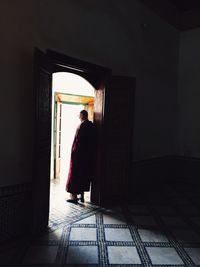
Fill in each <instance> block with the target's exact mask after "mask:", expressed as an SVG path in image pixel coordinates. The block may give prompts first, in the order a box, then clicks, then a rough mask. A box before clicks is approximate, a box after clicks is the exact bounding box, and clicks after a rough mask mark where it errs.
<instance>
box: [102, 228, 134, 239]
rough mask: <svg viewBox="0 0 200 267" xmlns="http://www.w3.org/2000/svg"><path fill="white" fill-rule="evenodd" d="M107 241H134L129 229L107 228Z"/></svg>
mask: <svg viewBox="0 0 200 267" xmlns="http://www.w3.org/2000/svg"><path fill="white" fill-rule="evenodd" d="M105 237H106V240H107V241H133V239H132V237H131V233H130V231H129V229H113V228H105Z"/></svg>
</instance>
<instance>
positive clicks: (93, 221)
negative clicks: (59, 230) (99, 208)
mask: <svg viewBox="0 0 200 267" xmlns="http://www.w3.org/2000/svg"><path fill="white" fill-rule="evenodd" d="M74 224H96V217H95V215H92V216H89V217H87V218H85V219H82V220H80V221H77V222H75V223H74Z"/></svg>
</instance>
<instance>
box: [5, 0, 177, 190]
mask: <svg viewBox="0 0 200 267" xmlns="http://www.w3.org/2000/svg"><path fill="white" fill-rule="evenodd" d="M0 15H1V16H0V17H1V21H0V31H1V36H2V37H3V38H1V43H0V46H1V50H0V58H1V61H0V71H1V90H0V97H1V99H2V100H3V101H2V102H1V111H2V112H1V113H0V118H1V127H2V128H1V129H2V130H1V132H0V137H1V138H0V140H1V141H2V143H1V151H0V158H1V161H0V162H1V177H2V179H1V180H0V186H4V185H12V184H17V183H23V182H28V181H31V180H32V178H33V179H34V177H32V151H33V105H32V103H33V49H34V47H35V46H37V47H39V48H41V49H43V50H45V49H47V48H48V49H53V50H56V51H58V52H61V53H65V54H67V55H69V56H72V57H75V58H80V59H82V60H86V61H90V62H93V63H95V64H100V65H102V66H105V67H109V68H111V69H112V70H113V74H116V75H129V76H136V93H135V103H133V105H135V118H134V122H130V124H132V125H133V126H134V136H133V138H134V147H133V160H140V159H145V158H150V157H155V156H162V155H166V154H174V153H175V152H176V150H177V147H176V144H177V126H176V125H177V105H176V103H177V64H178V39H179V33H178V32H177V30H175V29H174V28H173V27H172V26H170V25H168V24H167V23H166V22H165V21H163V20H162V19H160V18H159V17H158V16H157V15H155V14H154V13H153V12H152V11H151V10H149V9H148V8H146V7H144V6H143V5H142V4H141V3H140V2H138V1H137V0H127V1H123V0H117V1H116V0H115V1H114V0H109V1H107V0H102V1H93V0H84V1H82V0H76V1H74V0H67V1H56V0H51V1H49V0H42V1H41V0H40V1H39V0H30V1H28V2H27V1H25V0H19V1H17V2H16V3H15V2H13V1H10V0H9V1H7V0H3V1H1V3H0Z"/></svg>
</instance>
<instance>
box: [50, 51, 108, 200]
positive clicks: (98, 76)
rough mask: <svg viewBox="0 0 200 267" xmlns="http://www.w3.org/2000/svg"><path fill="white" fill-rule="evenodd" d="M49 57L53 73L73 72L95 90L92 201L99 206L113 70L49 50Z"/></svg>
mask: <svg viewBox="0 0 200 267" xmlns="http://www.w3.org/2000/svg"><path fill="white" fill-rule="evenodd" d="M47 56H48V57H49V58H50V59H51V62H52V64H53V72H71V73H74V74H77V75H79V76H81V77H83V78H84V79H86V80H87V81H88V82H89V83H90V84H91V85H92V86H93V87H94V89H95V99H94V125H95V128H96V132H97V160H96V166H95V175H94V179H93V181H92V186H91V201H92V202H93V203H94V204H97V205H99V204H100V201H101V194H100V183H101V179H102V175H103V173H102V170H103V168H102V164H103V160H104V156H103V153H102V142H103V139H102V132H103V129H102V127H103V121H104V109H105V85H106V82H107V81H108V79H109V78H110V77H111V70H110V69H107V68H104V67H101V66H98V65H95V64H93V63H88V62H84V61H81V60H77V59H74V58H71V57H68V56H66V55H63V54H60V53H57V52H54V51H51V50H47Z"/></svg>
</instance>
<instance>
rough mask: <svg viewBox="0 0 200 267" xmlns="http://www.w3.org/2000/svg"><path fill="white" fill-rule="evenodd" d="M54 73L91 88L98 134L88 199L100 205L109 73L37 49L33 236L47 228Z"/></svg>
mask: <svg viewBox="0 0 200 267" xmlns="http://www.w3.org/2000/svg"><path fill="white" fill-rule="evenodd" d="M55 72H71V73H74V74H77V75H79V76H81V77H83V78H85V79H86V80H87V81H88V82H90V83H91V84H92V85H93V87H94V88H95V104H94V123H95V125H96V129H97V133H98V138H97V139H98V142H97V147H98V153H97V154H98V161H97V166H96V170H95V177H94V180H93V182H92V189H91V198H92V201H93V202H94V203H95V204H100V194H99V192H100V179H101V170H102V168H101V165H102V154H101V145H102V124H103V120H104V96H105V83H106V80H107V79H108V77H110V75H111V70H110V69H107V68H104V67H101V66H98V65H95V64H91V63H88V62H83V61H81V60H77V59H74V58H71V57H68V56H65V55H62V54H59V53H57V52H54V51H50V50H47V52H46V53H43V52H41V51H40V50H39V49H35V90H34V92H35V103H34V110H35V144H34V163H33V166H34V171H33V206H32V208H33V217H32V229H33V233H34V234H36V233H38V232H40V231H42V230H44V229H45V228H46V227H47V225H48V217H49V190H50V156H51V98H52V74H53V73H55Z"/></svg>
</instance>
